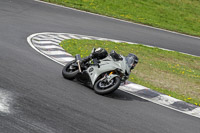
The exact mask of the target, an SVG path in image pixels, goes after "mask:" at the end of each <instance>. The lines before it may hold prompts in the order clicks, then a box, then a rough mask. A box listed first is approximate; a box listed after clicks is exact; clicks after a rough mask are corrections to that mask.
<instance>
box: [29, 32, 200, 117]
mask: <svg viewBox="0 0 200 133" xmlns="http://www.w3.org/2000/svg"><path fill="white" fill-rule="evenodd" d="M44 34H55V35H56V34H70V33H49V32H47V33H36V34H33V35H31V36H29V37H28V38H27V41H28V43H29V45H30V46H31V47H32V48H33V49H35V50H36V51H37V52H39V53H41V54H42V55H44V56H46V57H47V58H49V59H51V60H53V61H55V62H57V63H59V64H61V65H63V66H64V64H65V63H61V62H59V61H57V60H56V59H55V58H52V57H49V56H48V55H46V54H44V53H42V52H41V51H39V50H38V49H37V48H35V46H34V45H33V44H32V42H31V38H33V37H34V36H36V35H44ZM73 35H75V34H73ZM79 36H81V35H79ZM87 37H91V36H87ZM92 38H93V37H92ZM65 54H66V53H65ZM119 89H120V90H122V91H125V92H127V93H129V94H132V95H134V96H137V97H140V98H142V99H145V100H147V101H150V102H152V103H155V104H158V105H161V106H164V107H167V108H169V109H172V110H175V111H178V112H181V113H185V114H188V115H191V116H194V117H198V118H200V112H199V110H200V108H199V107H197V108H196V109H195V110H193V111H182V110H178V109H176V108H173V107H171V106H169V104H167V103H166V102H168V103H173V102H176V101H179V100H178V99H175V98H172V97H170V96H167V95H162V94H161V95H160V97H158V98H157V99H156V98H152V99H150V98H145V97H142V96H139V95H137V94H136V93H134V92H137V91H139V90H143V89H148V88H146V87H144V86H141V85H137V84H133V83H131V84H128V85H124V86H120V88H119ZM130 91H131V92H130ZM159 100H160V101H159ZM158 101H159V102H158Z"/></svg>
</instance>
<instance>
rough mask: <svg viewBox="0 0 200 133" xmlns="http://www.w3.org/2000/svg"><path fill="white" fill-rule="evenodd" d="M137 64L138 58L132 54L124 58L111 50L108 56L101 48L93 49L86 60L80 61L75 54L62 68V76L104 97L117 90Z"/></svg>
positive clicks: (78, 56)
mask: <svg viewBox="0 0 200 133" xmlns="http://www.w3.org/2000/svg"><path fill="white" fill-rule="evenodd" d="M137 63H138V57H137V56H136V55H134V54H128V55H127V56H126V57H124V56H122V55H119V54H117V53H116V52H115V51H114V50H112V51H111V52H110V54H109V55H108V53H107V51H106V50H105V49H103V48H98V49H95V48H93V50H92V52H91V54H90V55H89V56H88V57H86V58H83V59H81V57H80V55H79V54H77V55H76V56H75V59H74V60H73V61H71V62H69V63H68V64H66V65H65V66H64V68H63V70H62V75H63V77H64V78H66V79H69V80H73V79H77V80H78V81H80V82H81V83H84V84H85V85H86V86H88V87H90V88H93V89H94V91H95V92H96V93H97V94H100V95H105V94H109V93H112V92H114V91H115V90H116V89H118V87H119V86H120V84H121V83H123V82H125V81H126V80H127V79H128V78H129V75H130V73H131V70H132V69H134V67H135V66H136V64H137Z"/></svg>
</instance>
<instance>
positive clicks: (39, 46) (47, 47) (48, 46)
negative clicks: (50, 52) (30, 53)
mask: <svg viewBox="0 0 200 133" xmlns="http://www.w3.org/2000/svg"><path fill="white" fill-rule="evenodd" d="M35 45H36V47H37V48H46V49H51V48H57V49H60V50H64V49H63V48H61V47H59V46H58V45H37V44H35Z"/></svg>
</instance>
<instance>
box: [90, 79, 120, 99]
mask: <svg viewBox="0 0 200 133" xmlns="http://www.w3.org/2000/svg"><path fill="white" fill-rule="evenodd" d="M120 83H121V79H120V78H119V77H114V78H113V79H111V80H110V82H105V81H104V80H98V81H97V82H96V83H95V84H94V91H95V93H97V94H100V95H106V94H109V93H112V92H114V91H115V90H116V89H118V87H119V85H120Z"/></svg>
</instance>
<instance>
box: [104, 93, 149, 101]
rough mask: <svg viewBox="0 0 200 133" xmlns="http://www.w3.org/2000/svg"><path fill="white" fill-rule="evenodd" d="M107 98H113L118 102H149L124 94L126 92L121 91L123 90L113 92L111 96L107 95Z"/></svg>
mask: <svg viewBox="0 0 200 133" xmlns="http://www.w3.org/2000/svg"><path fill="white" fill-rule="evenodd" d="M105 97H108V98H113V99H117V100H124V101H134V100H137V101H141V102H148V101H147V100H144V99H142V98H139V97H137V96H134V95H131V94H129V93H127V92H124V91H121V90H116V91H115V92H113V93H111V94H109V95H105Z"/></svg>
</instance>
